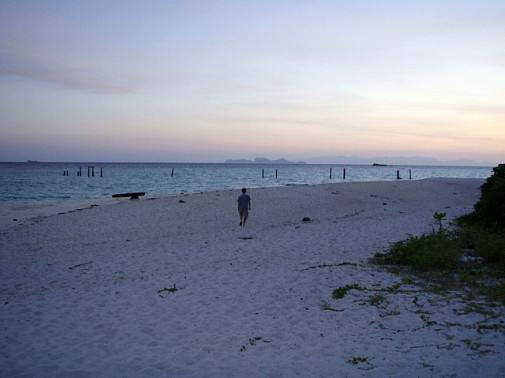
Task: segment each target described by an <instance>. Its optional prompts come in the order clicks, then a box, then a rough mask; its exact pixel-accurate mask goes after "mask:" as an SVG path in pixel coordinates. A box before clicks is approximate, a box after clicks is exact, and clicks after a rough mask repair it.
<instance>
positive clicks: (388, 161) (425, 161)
mask: <svg viewBox="0 0 505 378" xmlns="http://www.w3.org/2000/svg"><path fill="white" fill-rule="evenodd" d="M225 163H227V164H357V165H372V164H376V165H435V166H437V165H438V166H440V165H441V166H451V165H452V166H473V167H478V166H480V167H494V166H495V165H496V164H493V163H491V162H488V161H475V160H468V159H459V160H448V161H442V160H438V159H435V158H430V157H425V156H386V157H373V158H362V157H359V156H320V157H315V158H311V159H308V160H307V161H306V162H305V161H289V160H286V159H284V158H282V159H277V160H270V159H267V158H264V157H259V158H256V159H254V160H250V159H228V160H226V161H225Z"/></svg>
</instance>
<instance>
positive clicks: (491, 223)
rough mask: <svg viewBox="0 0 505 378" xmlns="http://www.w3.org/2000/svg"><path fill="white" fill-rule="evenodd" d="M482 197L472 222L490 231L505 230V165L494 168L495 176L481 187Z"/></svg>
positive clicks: (477, 204)
mask: <svg viewBox="0 0 505 378" xmlns="http://www.w3.org/2000/svg"><path fill="white" fill-rule="evenodd" d="M481 192H482V194H481V197H480V199H479V201H478V202H477V203H476V204H475V212H474V213H473V215H472V217H471V218H472V220H474V221H476V222H478V223H481V224H482V225H484V226H485V227H486V228H488V229H490V230H494V231H497V230H503V229H504V228H505V164H500V165H498V167H496V168H493V174H492V175H491V176H490V177H489V178H488V179H487V180H486V182H485V183H484V184H483V185H482V186H481Z"/></svg>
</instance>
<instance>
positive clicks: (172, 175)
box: [170, 168, 174, 177]
mask: <svg viewBox="0 0 505 378" xmlns="http://www.w3.org/2000/svg"><path fill="white" fill-rule="evenodd" d="M170 177H174V168H172V173H170Z"/></svg>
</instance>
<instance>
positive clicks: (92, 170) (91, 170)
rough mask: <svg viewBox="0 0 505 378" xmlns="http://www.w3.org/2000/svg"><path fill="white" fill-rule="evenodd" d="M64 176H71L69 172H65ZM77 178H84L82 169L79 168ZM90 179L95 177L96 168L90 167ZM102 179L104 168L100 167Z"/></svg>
mask: <svg viewBox="0 0 505 378" xmlns="http://www.w3.org/2000/svg"><path fill="white" fill-rule="evenodd" d="M63 176H70V172H69V171H63ZM77 176H82V167H79V170H78V171H77ZM88 177H95V167H93V166H91V165H90V166H88ZM100 177H103V168H101V167H100Z"/></svg>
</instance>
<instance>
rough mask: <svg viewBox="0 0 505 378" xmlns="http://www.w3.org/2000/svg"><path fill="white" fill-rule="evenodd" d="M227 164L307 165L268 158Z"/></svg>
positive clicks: (229, 160)
mask: <svg viewBox="0 0 505 378" xmlns="http://www.w3.org/2000/svg"><path fill="white" fill-rule="evenodd" d="M225 163H227V164H307V163H305V162H304V161H289V160H286V159H277V160H270V159H267V158H256V159H254V160H249V159H238V160H232V159H228V160H226V161H225Z"/></svg>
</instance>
